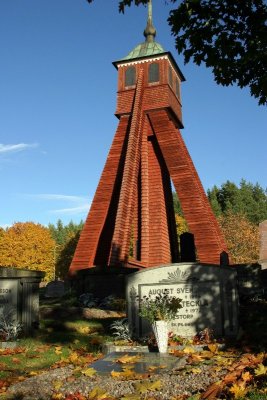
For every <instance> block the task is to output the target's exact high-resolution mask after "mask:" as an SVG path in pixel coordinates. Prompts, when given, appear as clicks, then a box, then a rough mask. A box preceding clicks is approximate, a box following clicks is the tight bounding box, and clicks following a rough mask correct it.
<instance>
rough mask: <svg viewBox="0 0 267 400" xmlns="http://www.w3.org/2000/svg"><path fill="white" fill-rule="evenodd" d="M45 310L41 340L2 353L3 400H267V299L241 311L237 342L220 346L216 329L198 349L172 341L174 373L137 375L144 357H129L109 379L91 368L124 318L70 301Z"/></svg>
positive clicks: (161, 370) (44, 304)
mask: <svg viewBox="0 0 267 400" xmlns="http://www.w3.org/2000/svg"><path fill="white" fill-rule="evenodd" d="M117 308H118V304H117ZM40 311H41V321H40V329H39V330H38V331H37V333H36V334H35V336H34V337H31V338H27V339H23V338H22V339H20V340H19V342H18V346H17V347H16V348H13V349H8V348H7V349H0V399H8V400H9V399H10V400H11V399H25V400H26V399H36V400H38V399H62V400H64V399H66V400H100V399H102V400H112V399H113V400H117V399H120V400H138V399H146V400H161V399H168V400H171V399H172V400H186V399H190V400H198V399H208V400H212V399H250V400H264V399H267V384H266V377H267V356H266V353H265V349H266V345H267V317H266V315H267V302H266V301H264V300H260V301H250V302H247V303H244V304H243V305H242V307H241V313H240V315H241V324H242V331H241V333H240V337H239V338H238V340H237V341H232V342H231V341H226V342H224V341H222V342H220V341H215V340H213V339H212V338H211V337H210V332H209V330H207V331H206V332H205V333H204V334H203V337H196V338H195V340H194V342H192V341H188V340H183V339H182V338H179V337H174V338H170V347H169V349H170V350H169V352H170V354H171V355H172V357H176V359H177V364H176V367H175V368H174V369H168V368H167V365H164V362H163V363H162V365H153V363H152V364H151V365H147V366H146V370H144V371H142V372H140V371H139V372H138V371H137V370H136V368H135V366H136V364H137V363H138V362H140V359H141V358H142V355H141V354H138V353H130V352H128V353H127V352H126V353H125V354H124V355H121V354H119V353H118V356H117V357H116V356H115V358H114V360H115V362H116V363H118V365H120V368H119V370H114V371H111V372H109V373H108V374H106V375H101V374H99V373H98V372H97V371H96V370H95V369H94V368H93V366H91V365H92V363H94V362H95V361H96V360H98V359H101V358H102V357H103V353H102V345H103V343H105V342H110V341H111V342H114V336H112V332H111V329H110V325H111V323H112V322H113V321H116V320H118V319H122V318H123V317H124V316H125V315H124V313H123V311H121V310H120V311H118V310H114V309H113V310H111V311H106V310H105V311H103V310H99V309H82V308H80V307H77V304H76V303H75V300H74V299H73V298H71V297H69V298H68V297H63V298H62V299H56V300H54V299H44V298H42V299H41V307H40ZM119 343H120V344H126V343H125V341H123V342H122V341H120V342H119ZM128 344H129V343H128ZM199 344H201V345H202V346H201V347H199V346H198V345H199ZM180 345H183V346H180ZM163 360H164V359H163Z"/></svg>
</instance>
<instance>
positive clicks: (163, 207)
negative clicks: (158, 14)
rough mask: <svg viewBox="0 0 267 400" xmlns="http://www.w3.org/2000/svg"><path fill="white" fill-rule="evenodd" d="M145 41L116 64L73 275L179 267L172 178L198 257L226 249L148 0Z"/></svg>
mask: <svg viewBox="0 0 267 400" xmlns="http://www.w3.org/2000/svg"><path fill="white" fill-rule="evenodd" d="M144 36H145V41H144V42H143V43H141V44H139V45H138V46H136V47H135V48H134V49H133V50H132V51H131V52H130V53H129V54H128V55H127V56H126V57H125V58H123V59H121V60H119V61H116V62H114V63H113V64H114V66H115V68H116V69H117V70H118V95H117V107H116V112H115V115H116V116H117V118H118V120H119V122H118V127H117V131H116V133H115V136H114V139H113V143H112V145H111V148H110V151H109V154H108V157H107V160H106V164H105V166H104V170H103V172H102V175H101V178H100V181H99V184H98V187H97V190H96V193H95V196H94V199H93V202H92V205H91V209H90V211H89V214H88V216H87V219H86V222H85V225H84V229H83V231H82V233H81V236H80V239H79V242H78V245H77V248H76V252H75V255H74V258H73V261H72V264H71V267H70V273H71V274H72V273H74V272H75V271H77V270H81V269H87V268H92V267H94V266H105V267H109V266H112V267H113V266H114V267H116V266H118V267H119V266H123V267H129V268H130V267H137V268H146V267H152V266H156V265H162V264H169V263H174V262H179V261H180V255H179V251H178V241H177V233H176V225H175V216H174V208H173V200H172V188H171V180H172V183H173V185H174V187H175V190H176V192H177V195H178V197H179V200H180V203H181V207H182V210H183V214H184V217H185V219H186V221H187V224H188V226H189V229H190V232H191V233H192V234H193V235H194V241H195V247H196V251H197V258H198V260H199V261H200V262H203V263H213V264H219V262H220V254H221V253H222V252H223V251H226V250H227V249H226V245H225V242H224V238H223V236H222V233H221V231H220V228H219V226H218V223H217V220H216V218H215V217H214V215H213V212H212V210H211V207H210V205H209V202H208V199H207V197H206V194H205V192H204V189H203V187H202V184H201V182H200V179H199V177H198V174H197V172H196V169H195V167H194V164H193V162H192V160H191V157H190V155H189V153H188V150H187V148H186V146H185V143H184V141H183V139H182V136H181V133H180V129H181V128H183V123H182V104H181V90H180V87H181V83H182V82H183V81H184V80H185V78H184V76H183V74H182V72H181V71H180V69H179V67H178V65H177V64H176V62H175V60H174V58H173V56H172V54H171V53H170V52H166V51H165V50H164V49H163V48H162V46H161V45H160V44H159V43H157V42H156V41H155V36H156V30H155V28H154V26H153V21H152V2H151V1H150V2H149V3H148V19H147V26H146V28H145V31H144Z"/></svg>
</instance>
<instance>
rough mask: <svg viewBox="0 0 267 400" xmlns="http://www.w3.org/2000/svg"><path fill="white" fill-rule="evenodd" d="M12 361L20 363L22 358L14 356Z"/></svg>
mask: <svg viewBox="0 0 267 400" xmlns="http://www.w3.org/2000/svg"><path fill="white" fill-rule="evenodd" d="M12 362H13V363H14V364H20V362H21V360H20V359H19V358H16V357H13V358H12Z"/></svg>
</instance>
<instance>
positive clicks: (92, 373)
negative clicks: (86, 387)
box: [81, 368, 96, 378]
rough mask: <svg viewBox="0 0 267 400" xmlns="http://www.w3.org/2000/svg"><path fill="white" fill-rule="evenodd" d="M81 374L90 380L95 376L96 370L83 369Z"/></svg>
mask: <svg viewBox="0 0 267 400" xmlns="http://www.w3.org/2000/svg"><path fill="white" fill-rule="evenodd" d="M81 372H82V374H83V375H85V376H88V377H90V378H91V377H92V376H94V375H95V374H96V370H95V369H94V368H86V369H83V370H82V371H81Z"/></svg>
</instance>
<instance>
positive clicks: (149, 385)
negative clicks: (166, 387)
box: [134, 381, 162, 393]
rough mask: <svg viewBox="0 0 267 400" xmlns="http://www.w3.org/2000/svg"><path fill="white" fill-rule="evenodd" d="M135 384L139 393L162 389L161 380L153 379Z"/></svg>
mask: <svg viewBox="0 0 267 400" xmlns="http://www.w3.org/2000/svg"><path fill="white" fill-rule="evenodd" d="M134 386H135V388H136V390H137V391H138V392H139V393H146V392H149V391H151V390H159V389H161V387H162V383H161V381H153V382H149V381H148V382H147V381H143V382H140V383H136V384H135V385H134Z"/></svg>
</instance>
